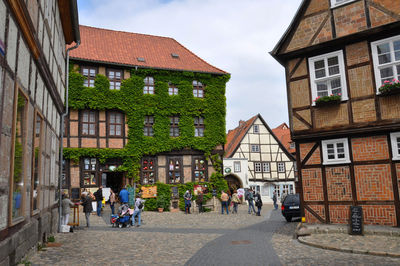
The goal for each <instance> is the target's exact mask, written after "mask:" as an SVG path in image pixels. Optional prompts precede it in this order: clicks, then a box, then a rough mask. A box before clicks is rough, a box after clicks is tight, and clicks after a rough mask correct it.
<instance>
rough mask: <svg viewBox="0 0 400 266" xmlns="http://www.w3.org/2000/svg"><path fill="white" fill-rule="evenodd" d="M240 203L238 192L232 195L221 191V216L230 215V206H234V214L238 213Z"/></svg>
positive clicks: (235, 191)
mask: <svg viewBox="0 0 400 266" xmlns="http://www.w3.org/2000/svg"><path fill="white" fill-rule="evenodd" d="M239 203H240V199H239V195H238V193H237V190H234V191H233V193H232V195H231V193H230V191H228V192H225V191H221V214H224V209H225V211H226V214H229V210H230V206H231V205H233V210H232V213H237V208H238V204H239Z"/></svg>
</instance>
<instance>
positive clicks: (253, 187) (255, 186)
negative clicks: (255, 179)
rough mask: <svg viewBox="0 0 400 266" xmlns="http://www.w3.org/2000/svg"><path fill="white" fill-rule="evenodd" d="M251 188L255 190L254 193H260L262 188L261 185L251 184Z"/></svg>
mask: <svg viewBox="0 0 400 266" xmlns="http://www.w3.org/2000/svg"><path fill="white" fill-rule="evenodd" d="M250 188H251V190H253V192H254V194H255V193H260V191H261V188H260V186H259V185H250Z"/></svg>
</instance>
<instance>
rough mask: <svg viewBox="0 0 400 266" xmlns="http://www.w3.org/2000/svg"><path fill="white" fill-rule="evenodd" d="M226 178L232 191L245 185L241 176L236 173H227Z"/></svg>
mask: <svg viewBox="0 0 400 266" xmlns="http://www.w3.org/2000/svg"><path fill="white" fill-rule="evenodd" d="M225 180H226V182H228V187H229V190H230V191H231V192H232V191H233V190H235V189H238V188H242V187H243V183H242V180H240V178H239V177H238V176H236V175H234V174H229V175H226V176H225Z"/></svg>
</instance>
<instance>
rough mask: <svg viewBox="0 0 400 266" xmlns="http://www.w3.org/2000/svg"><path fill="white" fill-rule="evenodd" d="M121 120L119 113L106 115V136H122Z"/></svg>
mask: <svg viewBox="0 0 400 266" xmlns="http://www.w3.org/2000/svg"><path fill="white" fill-rule="evenodd" d="M123 125H124V123H123V118H122V114H121V113H119V112H109V113H108V135H109V136H119V137H120V136H122V129H123Z"/></svg>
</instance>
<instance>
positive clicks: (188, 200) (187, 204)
mask: <svg viewBox="0 0 400 266" xmlns="http://www.w3.org/2000/svg"><path fill="white" fill-rule="evenodd" d="M183 198H184V200H185V213H186V214H190V208H191V207H192V194H191V193H190V191H189V190H186V192H185V194H184V195H183Z"/></svg>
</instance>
